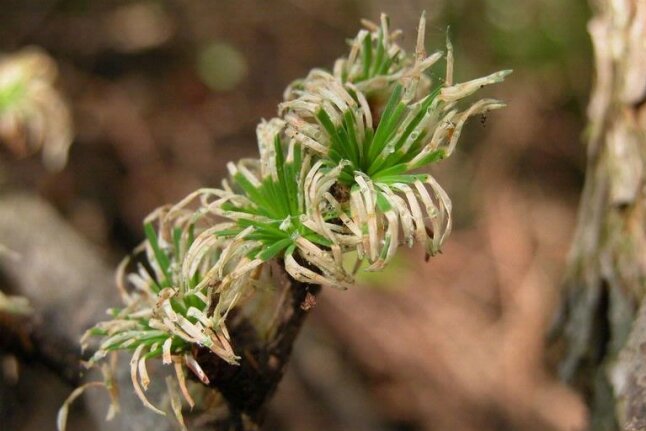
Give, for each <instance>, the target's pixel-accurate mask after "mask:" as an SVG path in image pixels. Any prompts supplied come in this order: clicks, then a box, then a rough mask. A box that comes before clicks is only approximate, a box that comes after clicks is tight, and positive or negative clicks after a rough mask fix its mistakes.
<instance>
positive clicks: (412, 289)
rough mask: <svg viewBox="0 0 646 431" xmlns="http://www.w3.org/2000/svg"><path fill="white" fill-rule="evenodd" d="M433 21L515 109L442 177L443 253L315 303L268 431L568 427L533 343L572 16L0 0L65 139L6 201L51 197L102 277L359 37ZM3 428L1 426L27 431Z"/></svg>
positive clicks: (563, 181) (561, 189)
mask: <svg viewBox="0 0 646 431" xmlns="http://www.w3.org/2000/svg"><path fill="white" fill-rule="evenodd" d="M424 9H425V10H426V11H427V14H428V15H427V16H428V26H427V32H428V34H427V48H428V50H429V51H431V50H436V49H443V48H444V39H445V35H446V31H447V27H449V26H450V35H451V37H452V40H453V43H454V45H455V50H456V75H457V76H456V77H457V79H458V80H467V79H471V78H474V77H477V76H481V75H484V74H487V73H490V72H493V71H496V70H499V69H507V68H512V69H514V70H515V72H514V74H513V75H512V76H511V77H510V78H509V79H508V81H507V82H505V83H504V84H502V85H500V86H497V87H495V88H491V89H487V90H486V91H487V94H488V95H491V96H494V97H497V98H501V99H503V100H505V101H507V102H508V104H509V107H508V108H507V109H505V110H502V111H498V112H495V113H493V114H490V115H489V117H488V118H487V119H486V120H485V119H481V120H480V121H478V120H477V119H476V120H472V122H471V124H470V125H469V126H468V128H467V130H466V131H465V133H464V135H463V137H462V142H461V144H460V146H459V150H458V151H457V152H456V154H455V155H454V156H453V157H452V158H451V159H450V160H447V161H445V162H442V163H441V164H440V165H438V166H435V167H434V168H433V173H435V174H436V175H437V176H438V178H439V181H440V183H441V184H442V185H444V187H445V188H446V189H447V191H448V192H449V194H450V195H451V196H452V198H453V204H454V215H455V220H456V228H455V232H454V234H453V235H452V236H451V238H450V239H449V240H448V241H447V244H446V246H445V249H444V254H443V255H440V256H439V257H436V258H433V259H431V261H430V262H428V263H424V258H423V257H424V256H423V253H422V252H420V251H419V250H413V251H412V252H403V253H402V254H401V255H400V258H399V259H398V260H397V261H396V262H395V263H394V264H393V265H392V267H391V268H390V269H389V270H388V271H387V272H386V273H384V274H379V275H376V276H375V275H370V276H368V275H367V276H365V277H363V278H362V286H360V287H357V288H356V289H354V290H351V291H347V292H339V291H330V290H327V291H325V292H324V293H323V295H322V297H321V299H320V301H319V304H318V305H317V307H316V308H315V309H314V311H313V312H312V316H311V318H310V320H309V322H308V324H307V327H306V329H305V331H304V332H303V334H301V336H300V339H299V342H298V343H297V346H296V353H295V355H294V357H293V359H292V363H291V367H290V371H289V373H288V375H287V377H286V378H285V380H284V381H283V382H282V384H281V386H280V388H279V391H278V394H277V396H276V398H275V400H274V401H273V403H272V405H271V408H270V412H269V417H268V422H267V425H266V429H268V430H290V431H291V430H551V429H555V430H575V429H580V428H581V426H582V424H583V423H584V421H585V411H584V408H583V406H582V404H581V402H580V401H579V399H578V398H577V397H576V395H574V394H573V393H572V392H570V391H569V390H568V389H566V388H565V387H563V386H561V385H559V384H558V383H557V382H556V380H555V379H554V378H553V377H552V375H551V373H550V371H549V369H548V367H546V366H545V364H546V363H549V360H546V359H548V358H546V354H545V348H544V341H543V340H544V336H545V333H546V331H547V329H548V327H549V324H550V320H551V316H552V315H553V312H554V304H555V300H556V298H557V296H556V295H557V294H558V289H559V283H560V280H561V278H562V275H563V270H564V263H565V257H566V254H567V250H568V244H569V241H570V239H571V233H572V231H573V226H574V218H575V211H576V205H577V201H578V196H579V193H580V188H581V184H582V180H583V166H584V163H583V162H584V148H583V145H582V143H581V136H582V133H583V131H584V127H585V106H586V103H587V97H588V92H589V87H590V80H591V75H592V69H591V52H590V51H591V50H590V44H589V41H588V36H587V34H586V27H585V26H586V22H587V19H588V14H589V11H588V9H587V5H586V3H585V1H584V0H570V1H567V2H565V1H562V0H526V1H522V2H521V1H518V0H431V1H412V0H411V1H394V0H393V1H386V0H382V1H374V2H369V1H362V0H355V1H339V0H311V1H305V0H265V1H263V0H256V1H233V0H229V1H225V0H214V1H198V0H174V1H172V0H165V1H161V0H159V1H152V0H151V1H109V0H108V1H92V0H3V1H2V2H1V4H0V10H1V13H0V51H3V52H11V51H14V50H16V49H19V48H21V47H23V46H26V45H39V46H41V47H43V48H44V49H45V50H47V51H48V52H49V53H50V54H51V55H52V56H53V57H54V58H55V59H56V60H57V61H58V63H59V67H60V87H61V89H62V90H63V92H64V94H66V97H67V99H68V101H69V102H70V104H71V106H72V109H73V112H74V119H75V131H76V139H75V141H74V144H73V146H72V148H71V153H70V159H69V164H68V166H67V167H66V169H65V170H64V171H63V172H61V173H58V174H51V173H47V172H46V171H45V170H44V168H43V167H42V166H41V164H40V161H39V159H38V158H37V157H31V158H27V159H23V160H18V161H12V162H10V163H5V166H3V170H2V173H1V175H2V176H1V178H0V182H1V184H0V187H1V188H2V189H3V190H22V191H27V192H29V193H34V194H38V195H40V196H42V197H44V198H46V199H47V200H48V201H49V202H51V203H52V204H53V205H54V206H55V207H56V208H57V210H58V211H59V212H60V214H62V215H63V216H64V217H65V219H67V221H68V222H69V223H70V224H71V225H72V226H73V227H74V228H75V229H76V230H77V231H78V232H80V233H81V234H82V235H83V236H84V237H86V238H87V239H89V240H90V241H91V242H92V243H94V245H95V246H97V247H98V248H99V249H100V250H101V251H102V253H103V254H104V258H105V259H106V261H108V262H109V263H110V265H114V264H115V262H117V261H118V259H119V258H120V256H122V255H123V254H124V253H126V252H127V250H129V249H130V248H131V247H133V246H134V245H135V244H136V243H138V241H139V240H140V239H141V238H142V228H141V220H142V218H143V217H144V216H145V215H146V214H147V213H148V212H149V211H151V210H152V209H153V208H155V207H156V206H158V205H161V204H164V203H167V202H171V201H175V200H177V199H179V198H181V197H183V196H184V195H185V194H187V193H188V192H191V191H193V190H194V189H196V188H198V187H201V186H209V185H215V184H218V183H219V181H220V179H221V177H222V176H223V175H225V173H226V171H225V163H226V162H227V161H228V160H231V159H237V158H240V157H247V156H253V155H254V154H255V152H256V148H255V126H256V124H257V123H258V121H259V120H260V119H261V118H270V117H271V116H273V115H275V113H276V106H277V104H278V103H279V101H280V99H281V95H282V91H283V89H284V87H285V86H286V85H287V84H288V83H289V82H290V81H292V80H293V79H296V78H298V77H301V76H304V75H305V74H306V73H307V72H308V70H309V69H310V68H312V67H320V66H325V67H331V65H332V63H333V61H334V59H335V58H336V57H338V56H340V55H342V54H344V53H345V52H346V39H348V38H350V37H352V36H354V34H356V31H357V30H358V28H359V20H360V18H362V17H365V18H368V19H372V20H376V19H378V17H379V13H380V12H381V11H383V12H386V13H388V14H389V15H390V16H391V21H392V24H393V27H395V28H401V29H403V30H404V33H405V34H404V41H403V44H404V46H407V47H408V48H410V47H411V46H412V45H413V43H414V39H415V29H416V26H417V20H418V19H419V14H420V12H421V11H422V10H424ZM439 72H440V70H439V69H438V70H437V71H436V73H438V74H439ZM3 158H4V156H3ZM124 390H128V388H124ZM8 410H9V413H7V409H4V413H5V414H7V415H8V417H7V418H4V419H3V418H1V417H0V424H2V423H4V424H5V426H8V425H7V424H15V425H12V426H17V427H19V426H22V425H20V424H21V419H19V418H18V419H17V418H15V417H13V418H12V417H11V409H8ZM41 410H42V409H41ZM33 412H34V413H33V414H34V415H36V413H35V412H40V413H38V414H41V415H44V417H45V418H47V420H50V419H51V422H48V423H49V424H51V428H52V429H53V426H54V425H53V424H54V422H53V420H54V418H53V416H47V415H51V414H52V412H49V411H46V412H44V413H43V412H42V411H40V410H38V407H37V406H34V407H33ZM22 422H24V419H23V420H22ZM0 428H2V429H3V430H4V429H5V428H4V426H2V425H0ZM6 429H7V430H9V429H14V428H6ZM18 429H23V428H18ZM33 429H49V425H45V428H33ZM78 429H83V428H78Z"/></svg>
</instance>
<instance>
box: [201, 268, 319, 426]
mask: <svg viewBox="0 0 646 431" xmlns="http://www.w3.org/2000/svg"><path fill="white" fill-rule="evenodd" d="M272 269H273V270H274V272H275V273H278V274H277V275H278V276H279V277H280V279H281V280H282V282H280V283H279V284H281V286H280V287H281V289H279V291H278V292H277V293H274V294H273V296H274V297H276V298H282V300H279V301H278V304H277V308H276V309H275V311H274V310H273V309H272V307H264V310H263V311H265V312H267V311H269V312H270V313H272V314H274V317H273V318H272V319H270V321H271V322H272V323H271V325H272V326H273V329H272V330H270V331H267V332H268V334H269V336H266V337H265V336H262V335H261V333H262V332H266V331H264V330H261V331H259V330H258V328H259V325H255V324H253V323H252V322H251V321H250V320H251V316H246V315H243V314H242V313H239V314H238V315H235V316H233V319H232V328H231V330H230V332H231V338H232V344H233V346H234V348H235V349H236V352H238V354H239V355H240V356H241V360H240V364H239V365H231V364H228V363H226V362H225V361H223V360H222V359H220V358H219V357H217V356H216V355H215V354H213V353H212V352H211V351H210V350H208V349H205V348H199V349H195V351H194V357H195V358H196V360H197V361H198V362H199V363H200V366H201V367H202V368H203V369H204V371H205V373H206V374H207V376H208V377H209V380H210V382H211V385H210V386H211V387H213V388H215V389H217V390H218V391H219V392H220V393H221V394H222V396H223V397H224V398H225V400H226V401H227V403H228V407H229V412H230V415H229V417H228V418H227V419H226V420H225V421H224V423H222V422H220V423H215V424H214V429H216V430H224V429H234V430H236V431H237V430H244V431H250V430H256V429H259V427H260V425H262V423H263V420H264V416H265V407H266V405H267V402H268V401H269V400H270V399H271V397H272V396H273V394H274V393H275V391H276V388H277V387H278V384H279V383H280V381H281V379H282V377H283V375H284V372H285V368H286V366H287V363H288V361H289V358H290V356H291V353H292V349H293V346H294V342H295V341H296V337H297V336H298V334H299V332H300V330H301V328H302V326H303V323H304V322H305V319H306V317H307V314H308V311H309V309H310V308H311V307H312V306H313V305H314V304H315V297H316V295H317V294H318V293H319V291H320V289H321V287H320V286H318V285H310V284H305V283H301V282H298V281H296V280H294V279H292V278H291V277H289V276H288V275H287V274H286V273H285V271H284V269H283V268H282V266H281V265H274V266H273V267H272ZM255 317H257V316H255ZM260 327H262V325H260Z"/></svg>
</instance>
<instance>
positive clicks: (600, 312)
mask: <svg viewBox="0 0 646 431" xmlns="http://www.w3.org/2000/svg"><path fill="white" fill-rule="evenodd" d="M593 7H594V10H595V16H594V18H593V19H592V20H591V21H590V23H589V32H590V35H591V37H592V42H593V46H594V52H595V60H596V84H595V87H594V89H593V92H592V96H591V100H590V105H589V110H588V115H589V122H590V124H589V128H588V130H587V145H588V147H587V159H588V163H587V174H586V181H585V186H584V191H583V196H582V201H581V206H580V209H579V219H578V226H577V230H576V232H575V237H574V242H573V246H572V250H571V256H570V262H569V272H568V275H567V278H566V292H567V294H568V298H567V301H566V306H565V308H564V309H565V314H564V316H563V317H564V320H563V321H562V326H561V328H562V329H563V331H564V332H563V335H564V340H565V342H566V346H567V347H566V348H567V350H566V353H565V356H564V359H563V361H562V363H561V367H560V373H561V375H562V377H563V378H565V379H567V380H569V381H571V382H573V383H574V384H575V386H577V387H578V388H579V389H580V390H581V391H582V392H583V394H584V395H585V397H586V399H587V401H588V403H589V405H590V408H591V427H592V429H594V430H613V429H617V428H618V427H621V428H622V429H630V430H642V429H646V398H645V397H644V393H645V392H646V369H644V367H643V365H641V364H642V363H643V362H644V361H646V354H645V352H646V323H644V322H642V320H644V319H646V308H645V307H643V306H642V307H641V309H640V310H639V311H638V308H639V304H640V303H641V302H642V301H643V298H644V289H645V287H646V284H645V282H646V233H645V229H646V208H645V205H646V197H645V181H644V176H645V173H646V135H645V133H646V106H644V102H646V1H644V0H598V1H594V2H593ZM636 313H638V315H636ZM636 319H637V320H636Z"/></svg>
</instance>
